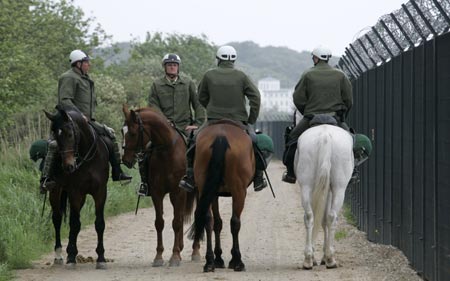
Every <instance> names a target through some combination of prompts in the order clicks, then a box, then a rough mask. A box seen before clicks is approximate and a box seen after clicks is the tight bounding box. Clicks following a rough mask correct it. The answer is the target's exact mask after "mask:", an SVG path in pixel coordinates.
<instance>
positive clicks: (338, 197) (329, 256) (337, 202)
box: [324, 185, 346, 268]
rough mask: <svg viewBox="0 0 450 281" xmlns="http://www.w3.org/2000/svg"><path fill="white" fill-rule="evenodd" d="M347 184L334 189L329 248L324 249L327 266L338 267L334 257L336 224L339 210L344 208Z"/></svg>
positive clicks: (329, 226) (329, 218) (328, 225)
mask: <svg viewBox="0 0 450 281" xmlns="http://www.w3.org/2000/svg"><path fill="white" fill-rule="evenodd" d="M345 187H346V186H345V185H341V186H339V187H337V188H335V189H334V192H333V198H332V200H331V208H330V210H329V213H328V215H327V222H326V224H327V226H326V227H327V229H328V231H327V233H328V235H327V240H328V241H327V242H326V245H327V248H326V249H325V251H324V260H325V265H326V267H327V268H336V267H337V263H336V260H335V258H334V254H335V249H334V234H335V232H336V225H337V220H338V214H339V211H340V210H341V208H342V204H343V203H344V196H345Z"/></svg>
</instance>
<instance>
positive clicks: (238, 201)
mask: <svg viewBox="0 0 450 281" xmlns="http://www.w3.org/2000/svg"><path fill="white" fill-rule="evenodd" d="M244 192H245V191H244ZM245 195H246V194H245V193H244V194H243V195H241V196H236V198H235V197H234V196H233V213H232V215H231V221H230V225H231V234H232V236H233V248H231V261H230V263H229V264H228V268H232V269H234V271H245V264H244V263H243V262H242V258H241V251H240V249H239V231H240V230H241V213H242V210H243V209H244V202H245Z"/></svg>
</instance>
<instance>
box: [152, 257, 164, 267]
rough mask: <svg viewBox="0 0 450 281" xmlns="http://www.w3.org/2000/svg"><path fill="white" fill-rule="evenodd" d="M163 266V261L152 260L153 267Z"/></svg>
mask: <svg viewBox="0 0 450 281" xmlns="http://www.w3.org/2000/svg"><path fill="white" fill-rule="evenodd" d="M163 265H164V260H163V259H160V260H154V261H153V263H152V266H153V267H161V266H163Z"/></svg>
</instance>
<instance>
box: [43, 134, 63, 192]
mask: <svg viewBox="0 0 450 281" xmlns="http://www.w3.org/2000/svg"><path fill="white" fill-rule="evenodd" d="M57 151H58V144H57V143H56V141H55V140H52V141H50V142H49V144H48V150H47V155H46V156H45V158H44V160H43V161H44V166H43V168H42V176H41V180H40V183H39V192H40V193H41V194H45V193H46V192H47V191H50V190H52V189H53V188H55V186H56V182H55V181H54V179H53V178H52V176H51V174H52V173H51V172H52V165H53V162H54V159H55V156H56V153H57Z"/></svg>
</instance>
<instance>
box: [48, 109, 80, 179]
mask: <svg viewBox="0 0 450 281" xmlns="http://www.w3.org/2000/svg"><path fill="white" fill-rule="evenodd" d="M57 110H58V112H57V113H56V114H51V113H49V112H47V111H45V110H44V112H45V115H46V116H47V118H48V119H50V121H51V122H52V125H51V130H52V133H53V136H54V138H55V140H56V142H57V143H58V149H59V152H60V154H61V160H62V167H63V170H64V171H65V172H67V173H72V172H74V171H75V170H76V169H77V156H78V145H79V142H80V132H79V127H78V124H77V123H78V122H79V120H80V119H83V117H82V115H81V113H79V112H78V111H75V110H73V111H69V110H68V109H67V108H63V107H59V106H58V107H57ZM77 121H78V122H77ZM84 122H86V121H84Z"/></svg>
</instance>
